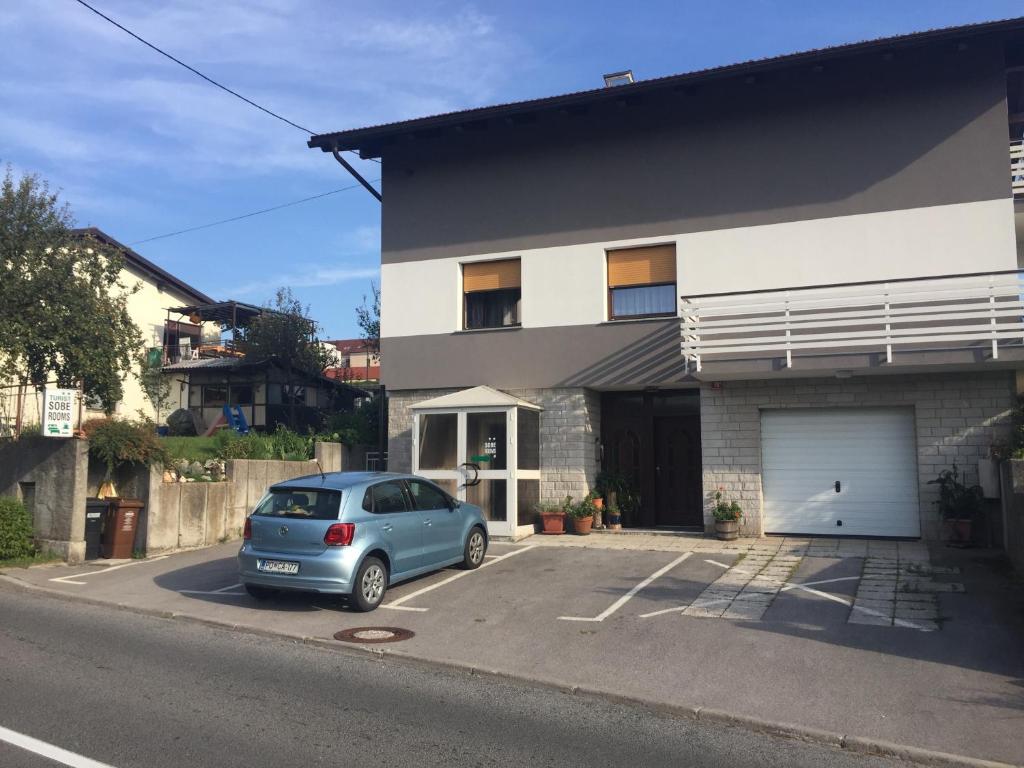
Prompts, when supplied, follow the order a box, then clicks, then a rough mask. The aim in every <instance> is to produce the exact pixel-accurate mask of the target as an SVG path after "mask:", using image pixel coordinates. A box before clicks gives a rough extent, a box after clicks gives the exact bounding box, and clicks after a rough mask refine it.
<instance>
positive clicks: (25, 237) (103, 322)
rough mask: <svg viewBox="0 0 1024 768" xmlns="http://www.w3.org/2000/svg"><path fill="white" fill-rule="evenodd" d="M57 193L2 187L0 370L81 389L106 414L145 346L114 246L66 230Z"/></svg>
mask: <svg viewBox="0 0 1024 768" xmlns="http://www.w3.org/2000/svg"><path fill="white" fill-rule="evenodd" d="M73 224H74V220H73V218H72V216H71V210H70V208H69V207H68V206H67V204H61V203H60V201H59V194H58V193H55V192H51V191H50V187H49V185H48V184H47V182H45V181H43V180H41V179H40V178H39V177H38V176H36V175H34V174H26V175H24V176H22V177H21V178H20V179H17V180H16V179H15V178H14V175H13V173H12V171H11V168H10V166H8V167H7V169H6V171H5V173H4V178H3V182H2V184H0V365H2V366H3V369H4V370H5V371H7V372H8V375H9V376H10V375H11V374H12V373H13V378H14V379H15V380H16V381H17V382H18V383H20V384H32V385H34V386H37V387H41V386H43V385H45V384H46V382H47V381H50V380H52V379H56V382H57V384H58V385H59V386H61V387H68V388H70V387H74V386H77V384H78V382H82V384H83V387H84V390H85V394H86V395H87V396H89V397H92V398H94V399H97V400H99V401H101V402H102V403H103V404H104V407H105V408H106V409H107V410H108V411H110V410H112V409H113V407H114V405H115V404H116V403H117V402H118V401H119V400H120V399H121V397H122V394H123V386H122V381H123V379H124V377H125V375H126V374H127V373H128V372H129V371H130V370H131V368H132V365H133V363H134V362H135V360H136V356H137V354H138V352H139V350H140V348H141V346H142V334H141V333H140V332H139V329H138V327H136V325H135V324H134V323H133V322H132V319H131V317H130V315H129V314H128V309H127V300H128V297H129V296H130V295H131V294H132V293H134V292H135V291H137V290H138V288H139V286H138V285H137V284H136V285H134V286H130V287H129V286H125V285H123V284H122V283H121V282H120V278H121V269H122V267H123V266H124V259H123V257H122V256H121V254H120V253H118V252H117V251H116V250H115V249H112V248H109V247H107V246H106V245H104V244H102V243H100V242H99V241H97V240H95V239H93V238H87V237H84V236H82V235H76V234H74V233H72V232H71V227H72V226H73Z"/></svg>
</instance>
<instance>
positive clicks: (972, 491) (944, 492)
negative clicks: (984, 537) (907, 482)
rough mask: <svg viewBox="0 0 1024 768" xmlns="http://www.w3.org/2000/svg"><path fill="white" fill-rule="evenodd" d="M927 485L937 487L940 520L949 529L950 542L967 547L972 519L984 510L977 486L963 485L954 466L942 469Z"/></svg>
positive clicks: (969, 541)
mask: <svg viewBox="0 0 1024 768" xmlns="http://www.w3.org/2000/svg"><path fill="white" fill-rule="evenodd" d="M928 484H929V485H937V486H939V500H938V501H936V502H935V503H936V504H937V505H938V507H939V512H940V514H941V515H942V519H943V520H945V521H946V525H947V526H948V528H949V538H950V541H951V542H953V543H956V544H961V545H965V546H966V545H969V544H970V543H971V541H972V540H973V525H974V519H975V518H976V517H977V516H978V515H979V514H981V512H982V511H983V509H984V506H983V504H984V494H983V493H982V490H981V486H979V485H970V486H968V485H965V484H964V483H963V482H962V481H961V479H960V470H959V469H958V468H957V466H956V464H954V465H953V468H952V469H944V470H943V471H942V472H940V473H939V476H938V477H937V478H935V479H934V480H931V481H929V483H928Z"/></svg>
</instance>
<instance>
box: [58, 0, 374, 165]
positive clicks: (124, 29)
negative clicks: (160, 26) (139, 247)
mask: <svg viewBox="0 0 1024 768" xmlns="http://www.w3.org/2000/svg"><path fill="white" fill-rule="evenodd" d="M75 2H76V3H78V4H79V5H81V6H84V7H85V8H88V9H89V10H90V11H92V12H93V13H95V14H96V15H97V16H99V17H100V18H101V19H105V20H106V21H108V22H110V23H111V24H113V25H114V26H115V27H117V28H118V29H120V30H121V31H122V32H125V33H127V34H128V35H131V36H132V37H134V38H135V39H136V40H138V41H139V42H140V43H142V44H143V45H145V46H147V47H148V48H152V49H153V50H154V51H156V52H157V53H159V54H160V55H161V56H166V57H167V58H168V59H170V60H171V61H173V62H174V63H175V64H179V65H181V66H182V67H184V68H185V69H187V70H188V71H189V72H191V73H192V74H194V75H196V76H197V77H201V78H202V79H203V80H205V81H206V82H208V83H210V85H213V86H216V87H217V88H220V89H221V90H222V91H225V92H226V93H230V94H231V95H232V96H234V97H235V98H237V99H241V100H242V101H244V102H245V103H246V104H248V105H250V106H253V107H256V109H258V110H260V111H261V112H265V113H266V114H268V115H270V116H271V117H276V118H277V119H278V120H280V121H281V122H284V123H287V124H288V125H290V126H292V127H293V128H298V129H299V130H300V131H303V132H304V133H307V134H309V135H310V136H313V135H314V134H315V133H316V132H315V131H311V130H309V128H304V127H303V126H301V125H299V124H298V123H296V122H293V121H291V120H289V119H288V118H287V117H284V116H283V115H279V114H277V112H274V111H272V110H270V109H267V108H266V107H264V106H262V105H260V104H257V103H256V102H255V101H253V100H252V99H249V98H246V97H245V96H243V95H242V94H240V93H239V92H238V91H233V90H231V89H230V88H228V87H227V86H226V85H222V84H221V83H218V82H217V81H216V80H214V79H213V78H212V77H207V76H206V75H204V74H203V73H202V72H200V71H199V70H198V69H196V68H195V67H192V66H189V65H188V64H186V63H185V62H184V61H182V60H181V59H178V58H176V57H174V56H172V55H171V54H169V53H168V52H167V51H165V50H163V49H162V48H158V47H157V46H155V45H153V43H151V42H149V41H148V40H146V39H144V38H142V37H140V36H139V35H137V34H135V33H134V32H132V31H131V30H130V29H128V27H126V26H124V25H123V24H119V23H118V22H116V21H114V20H113V19H112V18H110V17H109V16H107V15H106V14H105V13H103V12H102V11H100V10H98V9H96V8H94V7H93V6H91V5H89V4H88V3H87V2H85V0H75ZM348 151H351V150H348ZM370 159H373V158H370ZM375 162H376V161H375Z"/></svg>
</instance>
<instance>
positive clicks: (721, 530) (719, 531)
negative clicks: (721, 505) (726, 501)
mask: <svg viewBox="0 0 1024 768" xmlns="http://www.w3.org/2000/svg"><path fill="white" fill-rule="evenodd" d="M715 535H716V536H718V538H719V539H720V540H721V541H734V540H736V539H737V538H739V535H740V521H739V520H715Z"/></svg>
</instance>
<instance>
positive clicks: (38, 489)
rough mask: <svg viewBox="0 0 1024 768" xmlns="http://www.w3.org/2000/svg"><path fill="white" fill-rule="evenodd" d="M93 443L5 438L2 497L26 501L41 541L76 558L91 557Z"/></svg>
mask: <svg viewBox="0 0 1024 768" xmlns="http://www.w3.org/2000/svg"><path fill="white" fill-rule="evenodd" d="M88 464H89V445H88V443H86V442H85V441H84V440H74V439H56V438H46V437H42V436H41V435H40V436H26V437H24V438H22V439H21V440H19V441H17V442H13V443H0V496H13V497H15V498H18V499H21V500H22V501H24V502H26V504H27V505H28V506H29V507H30V511H31V512H32V521H33V528H34V530H35V536H36V539H37V542H38V544H39V545H40V546H42V547H43V548H44V549H47V550H50V551H53V552H56V553H58V554H60V555H61V556H62V557H64V558H65V559H66V560H67V561H68V562H70V563H75V562H79V561H80V560H82V558H83V557H84V556H85V498H86V495H87V481H86V478H87V474H88Z"/></svg>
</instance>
